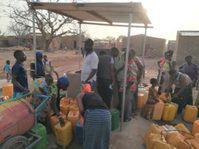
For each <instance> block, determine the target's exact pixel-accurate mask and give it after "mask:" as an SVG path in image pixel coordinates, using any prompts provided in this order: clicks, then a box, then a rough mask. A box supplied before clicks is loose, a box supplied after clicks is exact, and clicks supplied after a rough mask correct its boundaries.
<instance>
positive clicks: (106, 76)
mask: <svg viewBox="0 0 199 149" xmlns="http://www.w3.org/2000/svg"><path fill="white" fill-rule="evenodd" d="M113 63H114V62H113V59H112V58H111V57H110V56H109V55H107V53H106V52H105V51H100V53H99V64H98V71H97V90H98V93H99V95H100V96H101V97H102V99H103V101H104V102H105V103H106V105H107V106H108V108H110V107H111V99H112V84H113V82H114V80H115V79H114V72H113Z"/></svg>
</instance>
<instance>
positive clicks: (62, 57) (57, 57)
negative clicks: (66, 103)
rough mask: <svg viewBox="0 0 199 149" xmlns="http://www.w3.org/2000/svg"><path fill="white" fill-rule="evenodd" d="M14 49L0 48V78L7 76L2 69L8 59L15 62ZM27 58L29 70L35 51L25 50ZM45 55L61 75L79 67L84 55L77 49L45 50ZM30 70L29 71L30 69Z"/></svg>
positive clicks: (26, 65) (26, 64)
mask: <svg viewBox="0 0 199 149" xmlns="http://www.w3.org/2000/svg"><path fill="white" fill-rule="evenodd" d="M14 49H18V48H11V49H6V52H5V50H2V49H0V79H1V78H5V77H4V75H3V73H2V70H3V67H4V65H5V61H6V60H10V61H11V66H12V65H13V64H14V63H15V59H14V57H13V53H14ZM24 52H25V54H26V56H27V60H26V62H25V63H24V64H25V67H26V69H27V70H29V69H30V62H31V61H33V60H34V52H33V51H28V50H24ZM44 54H45V55H47V56H48V58H49V60H50V61H51V62H52V65H53V66H54V68H55V70H56V71H57V72H58V73H59V75H63V74H64V73H67V72H68V71H73V70H77V69H79V65H80V62H81V60H82V56H81V55H80V54H79V53H77V51H63V50H60V51H55V52H44ZM28 72H29V71H28Z"/></svg>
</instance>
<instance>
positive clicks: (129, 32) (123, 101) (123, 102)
mask: <svg viewBox="0 0 199 149" xmlns="http://www.w3.org/2000/svg"><path fill="white" fill-rule="evenodd" d="M132 16H133V15H132V13H130V14H129V25H128V39H127V48H126V58H125V69H124V82H123V96H122V118H121V125H120V131H122V127H123V120H124V106H125V99H126V78H127V68H128V57H129V49H130V35H131V23H132Z"/></svg>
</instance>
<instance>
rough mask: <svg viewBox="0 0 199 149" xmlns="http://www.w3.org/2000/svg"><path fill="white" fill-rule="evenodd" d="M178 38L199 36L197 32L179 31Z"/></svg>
mask: <svg viewBox="0 0 199 149" xmlns="http://www.w3.org/2000/svg"><path fill="white" fill-rule="evenodd" d="M179 34H180V36H199V31H179Z"/></svg>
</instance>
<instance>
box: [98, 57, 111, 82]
mask: <svg viewBox="0 0 199 149" xmlns="http://www.w3.org/2000/svg"><path fill="white" fill-rule="evenodd" d="M111 64H112V62H111V57H110V56H109V55H102V56H99V64H98V71H97V77H98V78H103V79H109V80H111Z"/></svg>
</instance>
